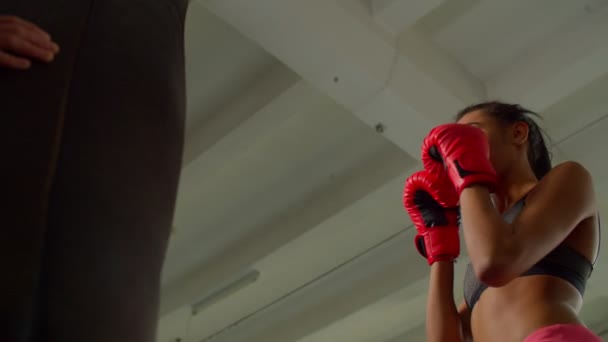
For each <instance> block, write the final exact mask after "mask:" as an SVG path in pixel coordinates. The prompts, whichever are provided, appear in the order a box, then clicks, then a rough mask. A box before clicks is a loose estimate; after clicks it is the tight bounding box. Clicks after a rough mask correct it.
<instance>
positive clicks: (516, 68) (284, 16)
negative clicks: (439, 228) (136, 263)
mask: <svg viewBox="0 0 608 342" xmlns="http://www.w3.org/2000/svg"><path fill="white" fill-rule="evenodd" d="M605 37H608V2H607V1H605V0H579V1H571V0H537V1H533V2H530V1H526V0H511V1H502V0H462V1H458V2H457V1H448V0H443V1H442V0H256V1H251V0H200V1H194V2H192V3H191V6H190V10H189V14H188V21H187V26H186V43H187V54H186V55H187V78H188V120H187V140H186V151H185V161H184V169H183V175H182V179H181V184H180V191H179V196H178V203H177V212H176V218H175V229H174V232H173V235H172V240H171V244H170V247H169V251H168V255H167V260H166V263H165V268H164V274H163V294H162V304H161V314H162V317H161V320H160V327H159V337H158V341H159V342H169V341H177V340H176V339H178V338H179V339H181V341H182V342H201V341H211V340H213V341H230V342H238V341H247V342H257V341H259V342H262V341H263V342H272V341H277V342H279V341H281V342H283V341H300V342H321V341H331V342H334V341H336V342H339V341H349V342H352V341H362V342H363V341H365V342H367V341H380V342H384V341H387V342H392V341H402V340H407V341H423V340H424V329H423V324H424V322H423V318H424V314H423V313H424V304H425V299H426V282H427V276H428V267H427V266H426V264H425V262H424V261H423V260H422V259H421V258H420V257H419V256H418V255H417V252H416V251H415V250H414V248H413V246H412V238H413V232H412V228H411V226H410V222H409V220H408V217H407V215H406V214H405V213H404V212H403V209H402V208H401V203H400V195H401V190H402V184H403V180H404V179H405V177H406V176H407V175H408V174H409V173H411V172H412V171H413V170H416V169H417V168H419V167H420V165H419V164H418V162H417V160H418V150H419V144H420V141H421V138H422V137H423V136H424V135H425V134H426V132H428V129H429V128H430V127H432V126H434V125H436V124H438V123H441V122H445V121H447V120H450V118H451V117H452V116H453V115H454V113H455V112H456V111H458V110H459V109H461V108H462V107H464V106H465V105H467V104H470V103H473V102H476V101H481V100H484V99H488V98H498V99H502V100H506V101H513V102H518V103H521V104H523V105H524V106H528V107H531V108H532V109H534V110H536V111H539V112H541V113H542V115H543V117H544V120H543V121H542V122H541V124H542V126H543V127H544V128H545V130H546V131H547V133H548V135H549V137H550V138H551V141H552V143H553V145H554V155H555V159H556V161H560V160H564V159H574V160H579V161H581V162H583V163H584V164H585V166H587V167H588V168H589V169H590V170H591V172H592V173H593V175H594V177H595V180H596V186H597V190H598V196H599V197H600V202H601V206H602V210H603V211H604V214H608V202H607V201H605V200H604V199H605V198H606V196H607V195H608V163H606V161H605V158H603V156H604V154H605V153H603V147H602V146H604V145H605V144H606V143H607V142H608V135H606V134H603V132H606V131H608V119H607V118H608V96H606V94H607V93H606V89H608V43H607V41H606V38H605ZM604 240H606V238H605V239H604ZM605 242H606V241H605ZM601 258H602V260H601V261H600V264H599V266H598V268H597V270H596V272H595V273H594V275H593V277H592V279H591V282H590V284H589V287H588V293H587V298H586V301H587V302H588V304H587V306H586V308H585V310H584V313H583V317H584V318H586V319H587V321H588V322H589V325H590V326H592V327H594V328H596V329H598V330H602V329H603V327H602V326H597V325H595V324H596V323H597V322H602V321H608V310H606V308H607V307H608V306H607V305H605V304H602V303H604V302H606V303H608V290H606V286H605V284H606V282H607V281H608V269H607V267H608V266H606V264H608V254H606V253H602V254H601ZM462 259H463V260H462V261H461V262H459V263H458V264H457V267H458V268H459V269H460V272H458V275H457V280H456V289H455V293H456V295H457V297H458V299H459V298H460V297H461V295H460V294H461V292H462V291H461V279H462V275H463V272H462V268H463V267H464V266H465V264H466V256H463V258H462ZM252 271H257V272H259V276H258V277H257V280H256V281H254V282H253V283H251V284H249V285H247V286H245V287H243V288H241V289H238V290H236V291H234V293H231V294H229V295H228V296H225V297H224V298H221V299H220V300H217V301H215V302H214V303H212V304H210V305H209V306H207V307H205V308H204V309H202V310H199V312H197V313H196V315H193V314H192V309H191V305H192V304H194V303H196V302H198V301H200V300H201V299H204V298H206V297H208V296H209V295H210V294H213V293H216V292H217V291H218V290H221V289H223V288H225V287H226V286H229V285H230V284H232V283H234V282H235V281H236V280H238V279H240V278H241V277H243V276H244V275H246V274H248V273H249V272H252Z"/></svg>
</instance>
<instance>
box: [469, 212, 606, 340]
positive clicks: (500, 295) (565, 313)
mask: <svg viewBox="0 0 608 342" xmlns="http://www.w3.org/2000/svg"><path fill="white" fill-rule="evenodd" d="M597 224H598V222H597V218H595V217H593V218H589V219H587V220H584V221H583V222H581V223H580V224H579V226H577V227H576V228H575V230H574V231H573V232H572V234H570V236H568V238H567V239H566V240H565V241H564V244H565V245H567V246H569V247H571V248H573V249H575V250H577V251H578V252H579V253H581V254H582V255H583V256H585V257H586V258H587V259H589V260H593V258H594V256H595V255H597V243H593V241H597V240H598V239H599V236H598V232H597ZM582 246H584V247H582ZM581 247H582V248H581ZM582 304H583V298H582V296H581V294H580V293H579V292H578V290H577V289H576V288H575V287H574V286H572V285H571V284H570V283H568V282H567V281H565V280H563V279H560V278H557V277H553V276H546V275H533V276H524V277H519V278H516V279H514V280H513V281H511V282H510V283H509V284H507V285H506V286H503V287H500V288H488V289H486V290H485V291H484V292H483V294H482V295H481V297H480V298H479V301H478V302H477V303H476V305H475V308H474V310H473V312H472V314H471V332H472V335H473V338H474V340H475V342H486V341H493V342H521V341H523V340H524V339H525V338H526V337H527V336H529V335H530V334H531V333H532V332H534V331H536V330H538V329H539V328H542V327H545V326H548V325H553V324H581V323H582V322H581V321H580V320H579V318H578V312H579V311H580V309H581V307H582Z"/></svg>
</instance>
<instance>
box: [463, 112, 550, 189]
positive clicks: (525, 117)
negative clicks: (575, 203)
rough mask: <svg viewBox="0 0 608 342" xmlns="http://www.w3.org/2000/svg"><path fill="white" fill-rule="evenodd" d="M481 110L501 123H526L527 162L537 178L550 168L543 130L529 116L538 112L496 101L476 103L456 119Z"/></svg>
mask: <svg viewBox="0 0 608 342" xmlns="http://www.w3.org/2000/svg"><path fill="white" fill-rule="evenodd" d="M476 110H482V111H484V112H485V113H486V114H488V115H491V116H493V117H495V118H497V119H499V120H501V121H502V122H503V123H507V124H513V123H516V122H525V123H526V124H527V125H528V162H529V163H530V166H531V167H532V171H534V175H536V178H538V179H539V180H540V179H541V178H543V176H544V175H546V174H547V173H548V172H549V171H550V170H551V154H550V153H549V150H548V149H547V145H546V144H545V139H544V137H543V131H542V130H541V128H540V127H538V124H537V123H536V121H534V120H533V119H532V118H531V116H535V117H537V118H540V115H539V114H538V113H535V112H533V111H531V110H528V109H526V108H523V107H522V106H520V105H518V104H507V103H502V102H498V101H490V102H483V103H478V104H475V105H472V106H469V107H467V108H465V109H463V110H461V111H460V112H459V113H458V114H457V115H456V120H457V121H458V120H460V119H461V118H462V117H463V116H465V114H467V113H470V112H473V111H476Z"/></svg>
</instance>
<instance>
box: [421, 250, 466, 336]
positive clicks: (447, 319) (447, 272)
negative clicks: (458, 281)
mask: <svg viewBox="0 0 608 342" xmlns="http://www.w3.org/2000/svg"><path fill="white" fill-rule="evenodd" d="M426 334H427V341H429V342H435V341H436V342H440V341H441V342H446V341H449V342H452V341H454V342H461V341H462V340H463V339H462V327H461V321H460V317H459V315H458V311H457V309H456V304H455V303H454V263H453V262H449V261H439V262H436V263H434V264H433V265H432V266H431V275H430V281H429V293H428V300H427V308H426Z"/></svg>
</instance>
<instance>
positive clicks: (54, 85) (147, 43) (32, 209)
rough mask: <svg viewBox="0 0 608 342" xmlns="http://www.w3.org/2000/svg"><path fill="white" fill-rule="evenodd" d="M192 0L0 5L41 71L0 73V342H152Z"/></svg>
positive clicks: (174, 180) (51, 0) (178, 144)
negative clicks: (35, 34)
mask: <svg viewBox="0 0 608 342" xmlns="http://www.w3.org/2000/svg"><path fill="white" fill-rule="evenodd" d="M187 3H188V0H3V1H1V2H0V13H1V14H11V15H16V16H19V17H21V18H23V19H26V20H29V21H31V22H33V23H35V24H37V25H38V26H40V27H41V28H43V29H44V30H45V31H47V32H49V33H50V34H51V36H52V37H53V40H54V41H55V42H57V43H58V44H59V46H60V47H61V51H60V53H59V54H58V55H57V57H56V59H55V61H53V62H52V63H50V64H43V63H34V64H33V66H32V68H31V69H30V70H26V71H17V70H10V69H0V113H1V117H0V120H1V124H0V152H1V155H2V161H1V164H0V176H1V178H0V179H1V181H2V186H1V189H2V197H3V201H2V205H1V206H0V208H1V209H0V213H1V216H0V220H1V222H2V234H1V238H0V267H1V268H2V272H3V274H4V277H3V279H2V281H0V296H2V297H1V298H0V315H1V316H0V321H1V322H2V323H1V326H2V328H1V329H0V340H2V341H7V342H9V341H10V342H13V341H16V342H23V341H28V342H29V341H53V342H54V341H61V342H70V341H79V342H82V341H87V342H97V341H100V342H101V341H104V342H108V341H130V342H134V341H136V342H140V341H142V342H143V341H153V340H154V335H155V332H156V331H155V330H156V322H157V315H158V301H159V300H158V296H159V286H160V285H159V283H160V271H161V266H162V262H163V258H164V255H165V250H166V246H167V240H168V236H169V231H170V227H171V222H172V218H173V212H174V203H175V197H176V189H177V184H178V178H179V173H180V166H181V158H182V145H183V125H184V111H185V89H184V87H185V84H184V83H185V82H184V55H183V51H184V42H183V32H184V21H185V12H186V8H187Z"/></svg>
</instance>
